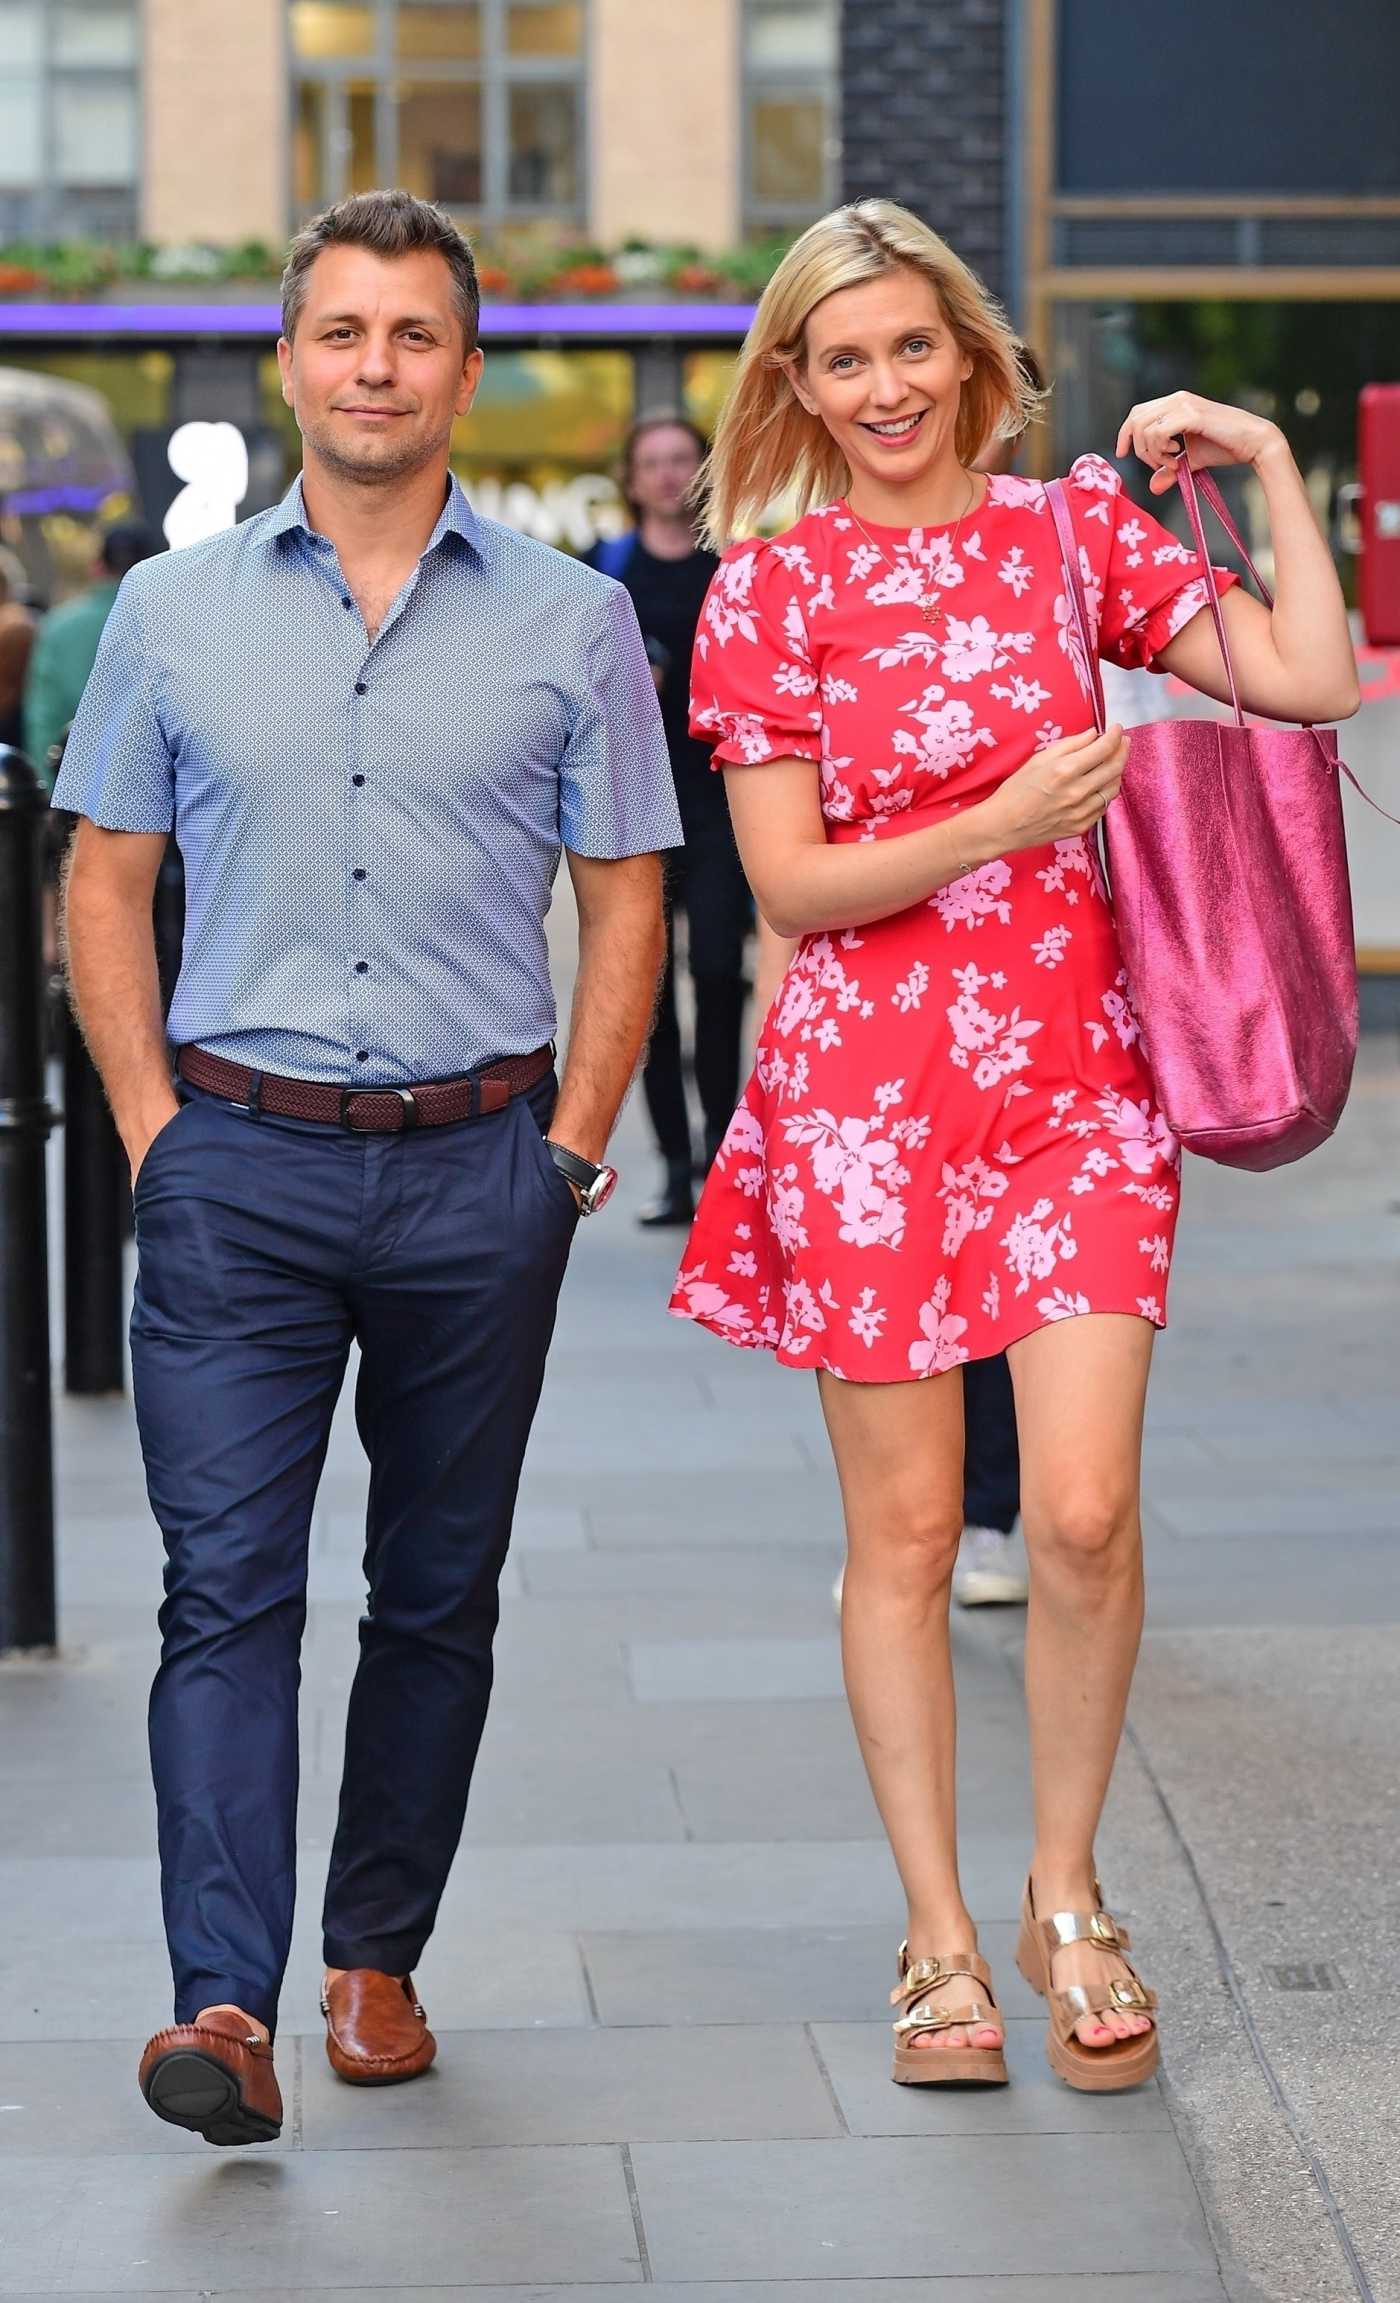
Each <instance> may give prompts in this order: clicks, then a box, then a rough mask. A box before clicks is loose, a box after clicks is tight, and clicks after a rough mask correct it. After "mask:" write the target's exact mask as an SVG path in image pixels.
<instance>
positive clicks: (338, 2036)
mask: <svg viewBox="0 0 1400 2303" xmlns="http://www.w3.org/2000/svg"><path fill="white" fill-rule="evenodd" d="M321 2013H322V2014H323V2015H324V2016H325V2018H326V2054H327V2057H328V2058H329V2061H330V2067H331V2069H332V2071H333V2072H334V2073H335V2074H336V2077H337V2078H338V2079H348V2080H349V2082H350V2084H351V2086H352V2087H395V2086H397V2085H398V2083H399V2081H400V2080H402V2079H416V2078H417V2077H418V2075H419V2073H420V2072H422V2071H426V2070H427V2068H428V2065H429V2064H430V2063H431V2062H432V2060H433V2057H434V2056H435V2055H436V2053H437V2041H436V2040H435V2039H434V2037H433V2035H432V2033H431V2031H430V2030H429V2029H428V2024H427V2019H426V2017H425V2016H424V2013H423V2010H422V2008H421V2007H420V2006H419V2004H418V1999H417V1994H416V1993H415V1991H414V1988H413V1977H412V1976H411V1975H405V1976H404V1977H403V1978H402V1980H400V1978H399V1977H398V1976H396V1975H381V1974H380V1973H379V1970H378V1969H377V1968H375V1967H352V1968H349V1969H348V1970H347V1972H346V1973H345V1974H344V1975H339V1976H337V1977H336V1980H335V1982H334V1983H333V1984H332V1985H331V1987H330V1989H329V1990H328V1991H325V1992H323V1993H322V1995H321Z"/></svg>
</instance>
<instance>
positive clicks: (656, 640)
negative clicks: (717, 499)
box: [588, 410, 752, 1225]
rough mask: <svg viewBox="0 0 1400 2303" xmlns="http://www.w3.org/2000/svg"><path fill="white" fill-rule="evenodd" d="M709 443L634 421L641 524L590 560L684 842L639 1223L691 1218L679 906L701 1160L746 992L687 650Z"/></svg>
mask: <svg viewBox="0 0 1400 2303" xmlns="http://www.w3.org/2000/svg"><path fill="white" fill-rule="evenodd" d="M705 451H706V441H705V436H704V434H703V433H702V432H701V431H700V430H699V428H698V426H696V425H694V424H692V423H691V422H690V420H689V418H688V417H685V416H680V415H676V414H674V413H672V412H671V411H670V410H659V411H657V412H656V413H654V414H651V415H647V416H642V417H640V418H639V419H638V421H637V422H636V423H635V424H634V425H633V426H632V429H631V431H630V432H629V433H628V435H627V441H626V445H625V447H624V450H623V479H622V485H623V493H624V495H625V496H626V498H627V502H628V506H629V508H630V510H631V513H632V517H633V520H634V521H635V523H636V524H635V526H634V527H633V528H632V529H631V530H630V531H629V532H628V534H626V535H625V536H618V537H611V538H609V539H608V540H607V542H605V543H602V544H599V545H596V546H595V547H594V549H593V551H592V552H591V553H590V554H589V555H588V556H589V558H590V560H591V561H592V564H593V565H594V567H596V568H601V569H602V571H603V573H604V574H605V575H608V576H615V577H616V578H617V580H618V582H619V583H621V584H623V585H625V587H626V589H627V590H628V592H630V594H631V596H632V602H633V605H634V606H635V608H636V611H637V621H638V623H639V624H640V625H641V628H642V637H643V639H644V640H645V642H646V649H647V655H648V657H649V658H650V661H651V666H652V675H653V677H654V679H655V681H656V685H657V692H658V694H659V696H660V699H661V718H662V723H663V725H664V727H665V731H666V741H667V745H668V747H669V749H670V754H671V773H672V776H673V777H674V779H675V786H676V798H677V800H678V802H679V804H680V813H681V825H682V828H683V830H684V832H685V846H684V847H683V848H676V849H674V850H672V852H671V854H670V856H669V857H668V858H667V875H666V877H667V889H668V894H669V899H670V900H669V903H668V907H667V911H668V942H667V952H666V973H665V977H664V979H663V982H662V986H661V996H660V1002H659V1006H658V1010H657V1018H656V1029H655V1031H654V1032H653V1034H652V1041H651V1051H650V1054H649V1055H648V1058H647V1065H646V1070H645V1072H644V1073H643V1075H642V1085H643V1089H644V1091H645V1094H646V1100H647V1110H648V1112H649V1113H650V1115H651V1124H652V1127H653V1129H654V1130H655V1134H656V1141H657V1146H658V1148H659V1150H660V1153H661V1156H662V1159H663V1160H664V1161H665V1163H666V1176H665V1183H664V1187H663V1189H662V1192H661V1196H660V1198H659V1199H657V1200H656V1201H654V1202H653V1203H652V1205H651V1206H649V1207H647V1208H646V1209H644V1210H643V1212H642V1215H641V1218H640V1221H641V1222H642V1223H644V1224H647V1225H660V1224H685V1223H689V1221H690V1219H691V1216H692V1215H693V1214H694V1212H695V1203H694V1189H693V1177H694V1172H695V1171H694V1165H693V1159H694V1146H693V1139H692V1134H691V1122H690V1114H689V1110H688V1108H687V1104H686V1087H685V1073H684V1068H683V1064H682V1058H681V1038H680V1024H679V1020H678V1017H677V1013H676V983H675V937H674V920H673V918H672V916H671V915H672V913H673V912H674V911H675V910H682V911H684V913H685V916H686V924H687V930H688V958H689V968H690V976H691V981H692V983H693V985H694V987H695V1085H696V1089H697V1092H698V1094H699V1098H700V1109H701V1114H702V1122H703V1131H704V1133H703V1149H704V1165H705V1166H706V1167H708V1165H709V1163H710V1161H711V1160H712V1159H713V1158H714V1156H715V1153H716V1151H717V1150H718V1148H719V1144H720V1139H721V1137H722V1136H723V1134H724V1131H725V1129H726V1128H727V1127H728V1125H729V1121H730V1118H731V1116H732V1114H733V1111H734V1106H735V1104H736V1103H737V1102H738V1099H739V1055H740V1038H741V1033H742V1027H743V1016H744V1000H745V998H746V996H747V992H748V985H747V983H746V982H745V979H744V944H745V939H746V937H747V935H748V931H749V926H750V923H751V919H752V904H751V899H750V896H749V891H748V884H747V882H746V881H745V878H744V874H743V870H742V867H741V866H740V863H739V855H738V850H737V849H736V847H735V845H734V835H733V832H732V831H731V829H730V824H729V807H728V803H727V801H726V799H725V796H724V778H723V777H722V776H717V775H715V774H714V773H713V772H712V770H711V767H710V747H709V745H708V744H702V743H697V742H696V741H695V739H694V738H693V737H692V736H691V734H690V732H689V713H690V658H691V651H692V649H693V647H694V644H695V627H696V625H697V624H698V623H699V621H700V610H701V608H702V606H703V605H704V600H705V593H706V591H707V589H708V587H709V582H710V578H711V576H712V575H713V574H714V571H715V568H716V566H717V564H718V563H717V561H716V559H715V555H714V553H713V552H707V551H705V550H704V549H703V547H702V546H701V545H700V544H698V543H697V542H696V537H695V526H694V521H693V519H692V516H691V512H690V508H689V505H688V504H687V501H686V498H687V492H688V490H689V488H690V485H691V483H692V481H693V480H694V478H695V475H696V473H697V472H698V471H699V469H700V465H701V463H702V461H703V460H704V456H705Z"/></svg>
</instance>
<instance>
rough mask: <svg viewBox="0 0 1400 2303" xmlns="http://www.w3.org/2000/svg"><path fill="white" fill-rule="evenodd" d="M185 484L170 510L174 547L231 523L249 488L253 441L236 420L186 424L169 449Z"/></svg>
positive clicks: (168, 536) (174, 469) (168, 539)
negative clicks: (246, 438)
mask: <svg viewBox="0 0 1400 2303" xmlns="http://www.w3.org/2000/svg"><path fill="white" fill-rule="evenodd" d="M166 453H167V455H168V457H169V459H170V469H171V471H172V472H173V473H174V474H175V476H176V478H177V479H179V480H183V481H184V482H185V486H184V487H183V488H182V489H181V490H180V493H179V495H178V496H177V497H176V498H175V501H174V503H173V504H172V505H171V507H170V509H169V511H168V512H167V513H166V515H165V520H164V523H163V524H164V528H165V540H166V542H167V544H169V545H170V547H171V549H172V551H174V550H176V549H178V547H179V546H180V545H181V544H197V543H198V542H199V541H200V538H201V537H203V536H217V535H219V534H221V533H222V531H223V530H224V529H225V528H231V527H232V526H233V525H234V522H235V521H236V520H237V518H238V507H239V505H240V504H241V503H242V501H243V499H244V497H245V496H246V495H247V493H248V445H247V442H246V441H245V439H244V437H243V434H242V433H241V432H240V431H239V429H238V426H237V425H236V424H181V425H180V426H179V427H178V429H177V430H175V431H173V432H172V433H171V435H170V446H169V448H168V449H167V450H166Z"/></svg>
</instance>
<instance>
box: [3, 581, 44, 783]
mask: <svg viewBox="0 0 1400 2303" xmlns="http://www.w3.org/2000/svg"><path fill="white" fill-rule="evenodd" d="M27 594H28V584H27V582H26V579H25V573H24V565H23V562H22V561H21V560H20V558H19V555H18V554H17V553H15V552H12V551H10V550H9V549H8V547H7V546H5V545H3V544H0V744H10V745H12V746H13V748H14V749H15V750H16V751H22V750H23V749H24V726H23V715H22V710H21V707H22V704H23V700H24V681H25V674H26V672H27V671H28V668H29V658H30V655H31V652H32V650H33V647H34V611H33V609H32V608H31V607H30V606H29V603H28V597H27ZM35 765H36V766H37V765H38V763H37V762H35Z"/></svg>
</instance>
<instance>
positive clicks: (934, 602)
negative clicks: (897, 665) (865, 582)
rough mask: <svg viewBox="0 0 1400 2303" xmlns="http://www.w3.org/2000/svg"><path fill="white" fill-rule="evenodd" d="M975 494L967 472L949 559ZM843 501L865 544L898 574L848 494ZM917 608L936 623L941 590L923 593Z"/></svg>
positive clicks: (973, 482) (949, 550)
mask: <svg viewBox="0 0 1400 2303" xmlns="http://www.w3.org/2000/svg"><path fill="white" fill-rule="evenodd" d="M976 494H977V481H976V479H975V477H974V475H973V474H972V473H971V472H969V473H968V475H967V502H966V503H965V504H964V505H963V508H962V510H961V512H960V513H959V514H958V524H957V526H956V527H955V528H954V530H953V533H952V535H951V536H950V537H949V539H948V557H949V559H951V558H952V556H953V553H954V552H955V551H956V549H957V543H958V538H959V536H960V535H961V534H962V524H963V521H964V520H965V519H966V518H967V515H968V513H969V512H970V511H971V510H972V501H973V498H974V496H975V495H976ZM845 501H846V510H847V511H848V512H850V514H851V518H852V519H853V520H854V521H855V524H856V526H857V527H858V528H859V530H860V532H861V534H862V535H863V536H864V538H865V540H866V542H867V544H868V545H869V546H870V549H871V551H872V552H878V553H879V555H880V558H881V559H882V560H883V561H884V563H885V566H886V567H887V568H888V569H889V570H890V573H891V574H892V575H896V576H897V575H898V574H899V564H898V562H897V561H895V560H892V559H891V558H890V555H889V553H888V552H887V551H886V550H885V549H884V546H883V545H881V544H877V543H876V541H875V538H874V537H873V536H872V535H871V533H870V530H869V529H868V528H867V527H866V525H865V522H864V520H862V519H861V517H860V514H859V513H858V512H854V511H851V499H850V497H849V496H848V497H847V498H846V500H845ZM906 564H907V565H908V566H910V567H912V566H913V565H914V563H913V561H912V559H911V560H910V561H908V562H907V563H906ZM918 608H919V614H920V615H921V616H922V617H923V619H924V622H925V623H926V624H935V623H937V621H938V618H939V617H940V616H941V615H942V613H943V594H942V593H941V592H926V593H924V595H923V596H922V598H921V599H920V600H919V602H918Z"/></svg>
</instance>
